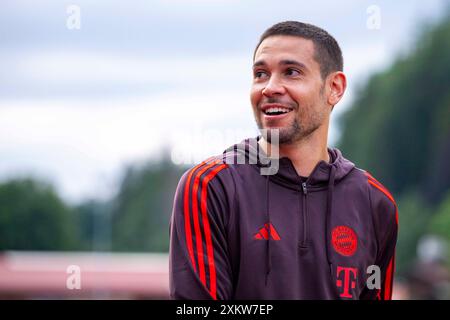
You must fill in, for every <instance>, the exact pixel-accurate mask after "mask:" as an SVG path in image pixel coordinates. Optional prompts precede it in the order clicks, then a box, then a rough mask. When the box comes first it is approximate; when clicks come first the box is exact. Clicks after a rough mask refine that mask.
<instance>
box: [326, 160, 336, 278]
mask: <svg viewBox="0 0 450 320" xmlns="http://www.w3.org/2000/svg"><path fill="white" fill-rule="evenodd" d="M335 175H336V166H335V165H333V164H332V165H331V170H330V177H329V179H328V191H327V212H326V219H325V224H326V225H325V238H326V241H327V243H326V245H325V248H326V253H327V262H328V265H329V268H330V276H331V280H333V268H332V261H331V254H330V246H331V243H330V232H331V213H332V210H333V190H334V178H335Z"/></svg>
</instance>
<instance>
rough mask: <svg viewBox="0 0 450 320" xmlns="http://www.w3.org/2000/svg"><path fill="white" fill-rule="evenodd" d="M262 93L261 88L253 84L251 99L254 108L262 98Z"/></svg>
mask: <svg viewBox="0 0 450 320" xmlns="http://www.w3.org/2000/svg"><path fill="white" fill-rule="evenodd" d="M261 97H262V93H261V89H260V88H259V87H258V86H252V88H251V90H250V101H251V103H252V106H253V108H256V106H257V105H258V102H259V101H260V100H261Z"/></svg>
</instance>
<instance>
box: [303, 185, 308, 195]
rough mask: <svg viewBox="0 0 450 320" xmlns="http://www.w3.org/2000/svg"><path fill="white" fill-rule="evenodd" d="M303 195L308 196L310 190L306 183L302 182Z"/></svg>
mask: <svg viewBox="0 0 450 320" xmlns="http://www.w3.org/2000/svg"><path fill="white" fill-rule="evenodd" d="M302 188H303V193H304V194H307V193H308V190H307V189H306V182H302Z"/></svg>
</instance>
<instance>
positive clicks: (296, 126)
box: [256, 107, 323, 145]
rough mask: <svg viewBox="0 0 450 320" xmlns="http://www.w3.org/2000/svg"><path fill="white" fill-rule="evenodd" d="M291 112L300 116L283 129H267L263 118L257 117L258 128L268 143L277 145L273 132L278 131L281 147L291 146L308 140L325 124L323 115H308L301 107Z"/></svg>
mask: <svg viewBox="0 0 450 320" xmlns="http://www.w3.org/2000/svg"><path fill="white" fill-rule="evenodd" d="M291 112H298V114H297V116H296V117H295V118H294V119H293V121H292V122H291V123H290V124H289V125H288V126H286V127H282V128H265V127H264V126H263V124H262V121H261V117H262V116H261V115H259V116H257V117H256V123H257V125H258V128H259V130H260V132H261V133H262V134H263V136H264V138H265V139H266V140H267V142H268V143H270V144H272V143H273V142H274V143H275V144H277V143H276V141H273V140H274V139H273V137H272V136H273V134H272V130H278V144H280V145H282V144H285V145H289V144H293V143H296V142H299V141H302V140H306V139H308V137H309V136H310V135H311V134H312V133H313V132H315V131H316V130H317V129H318V128H319V127H320V126H321V124H322V122H323V117H322V115H321V114H318V113H316V114H307V112H304V111H302V109H300V107H298V108H297V109H296V110H293V111H291ZM263 130H264V131H263ZM274 136H275V135H274ZM275 140H276V139H275Z"/></svg>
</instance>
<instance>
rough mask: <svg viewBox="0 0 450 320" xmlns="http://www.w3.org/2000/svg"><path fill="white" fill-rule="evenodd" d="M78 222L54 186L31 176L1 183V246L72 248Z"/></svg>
mask: <svg viewBox="0 0 450 320" xmlns="http://www.w3.org/2000/svg"><path fill="white" fill-rule="evenodd" d="M77 235H78V224H77V222H76V220H75V219H74V215H73V212H72V210H71V209H70V208H69V207H68V206H67V205H65V204H64V202H63V201H62V200H61V199H60V198H59V196H58V195H57V194H56V192H55V191H54V190H53V188H52V187H51V186H50V185H49V184H47V183H44V182H41V181H37V180H33V179H31V178H24V179H14V180H10V181H7V182H5V183H3V184H1V185H0V250H73V249H76V248H77Z"/></svg>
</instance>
